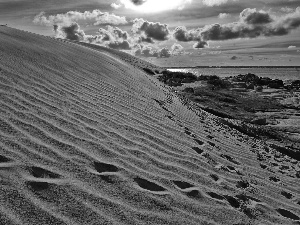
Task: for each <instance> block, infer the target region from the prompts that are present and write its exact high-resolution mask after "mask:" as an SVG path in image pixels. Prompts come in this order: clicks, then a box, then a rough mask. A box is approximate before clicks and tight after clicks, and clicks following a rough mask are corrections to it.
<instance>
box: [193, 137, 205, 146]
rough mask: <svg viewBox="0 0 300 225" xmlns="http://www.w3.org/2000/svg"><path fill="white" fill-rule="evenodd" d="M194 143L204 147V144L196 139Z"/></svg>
mask: <svg viewBox="0 0 300 225" xmlns="http://www.w3.org/2000/svg"><path fill="white" fill-rule="evenodd" d="M194 141H195V142H196V143H197V144H198V145H200V146H204V142H203V141H200V140H198V139H196V138H195V139H194Z"/></svg>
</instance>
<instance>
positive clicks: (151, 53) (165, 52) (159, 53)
mask: <svg viewBox="0 0 300 225" xmlns="http://www.w3.org/2000/svg"><path fill="white" fill-rule="evenodd" d="M136 48H137V49H136V50H135V52H134V54H135V56H143V57H158V58H168V57H170V56H171V55H172V53H171V51H170V50H169V49H168V48H161V49H154V48H152V47H151V46H140V45H138V46H136Z"/></svg>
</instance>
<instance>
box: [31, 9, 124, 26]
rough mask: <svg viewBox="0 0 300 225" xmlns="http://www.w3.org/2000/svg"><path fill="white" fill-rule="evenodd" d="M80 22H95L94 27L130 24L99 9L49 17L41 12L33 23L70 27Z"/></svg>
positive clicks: (122, 18)
mask: <svg viewBox="0 0 300 225" xmlns="http://www.w3.org/2000/svg"><path fill="white" fill-rule="evenodd" d="M80 20H93V21H94V25H100V24H112V25H118V24H127V23H128V22H127V20H126V18H125V17H120V16H117V15H114V14H110V13H108V12H101V11H100V10H98V9H95V10H93V11H85V12H77V11H69V12H67V13H64V14H56V15H49V16H46V13H45V12H41V13H39V14H38V15H36V16H35V17H34V19H33V23H35V24H41V25H46V26H53V25H54V24H58V25H70V24H72V23H73V22H78V21H80Z"/></svg>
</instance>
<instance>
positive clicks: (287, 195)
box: [281, 191, 294, 199]
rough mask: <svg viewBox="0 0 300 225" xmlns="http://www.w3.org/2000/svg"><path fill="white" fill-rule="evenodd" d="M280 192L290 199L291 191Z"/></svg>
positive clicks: (291, 196)
mask: <svg viewBox="0 0 300 225" xmlns="http://www.w3.org/2000/svg"><path fill="white" fill-rule="evenodd" d="M281 194H282V195H283V196H284V197H286V198H287V199H292V198H293V197H294V196H293V195H292V194H291V193H288V192H286V191H282V192H281Z"/></svg>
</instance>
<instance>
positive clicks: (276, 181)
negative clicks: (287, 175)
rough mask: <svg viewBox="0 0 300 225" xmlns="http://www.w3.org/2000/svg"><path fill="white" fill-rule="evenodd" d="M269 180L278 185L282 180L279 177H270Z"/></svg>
mask: <svg viewBox="0 0 300 225" xmlns="http://www.w3.org/2000/svg"><path fill="white" fill-rule="evenodd" d="M269 179H270V181H273V182H275V183H278V182H279V181H280V179H279V178H277V177H269Z"/></svg>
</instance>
